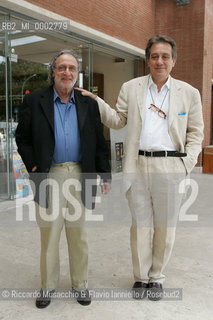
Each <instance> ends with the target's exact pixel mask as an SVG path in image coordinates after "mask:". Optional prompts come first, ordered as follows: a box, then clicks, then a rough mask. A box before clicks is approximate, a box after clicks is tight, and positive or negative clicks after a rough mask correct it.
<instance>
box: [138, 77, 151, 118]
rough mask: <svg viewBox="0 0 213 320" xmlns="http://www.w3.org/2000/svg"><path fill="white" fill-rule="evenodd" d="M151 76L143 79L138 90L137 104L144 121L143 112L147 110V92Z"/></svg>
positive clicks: (140, 80)
mask: <svg viewBox="0 0 213 320" xmlns="http://www.w3.org/2000/svg"><path fill="white" fill-rule="evenodd" d="M148 81H149V75H148V76H145V77H141V78H140V79H139V82H138V86H137V88H136V95H137V102H138V107H139V111H140V115H141V119H143V110H144V108H145V103H146V91H147V87H148Z"/></svg>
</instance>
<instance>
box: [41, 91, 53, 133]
mask: <svg viewBox="0 0 213 320" xmlns="http://www.w3.org/2000/svg"><path fill="white" fill-rule="evenodd" d="M40 104H41V108H42V110H43V112H44V114H45V115H46V118H47V121H48V122H49V124H50V126H51V128H52V130H53V131H54V102H53V87H49V88H47V90H46V91H44V92H43V93H42V94H41V98H40Z"/></svg>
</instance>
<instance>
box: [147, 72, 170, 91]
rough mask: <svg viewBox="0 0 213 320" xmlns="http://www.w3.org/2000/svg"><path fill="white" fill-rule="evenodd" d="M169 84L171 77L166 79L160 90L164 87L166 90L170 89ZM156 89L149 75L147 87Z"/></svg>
mask: <svg viewBox="0 0 213 320" xmlns="http://www.w3.org/2000/svg"><path fill="white" fill-rule="evenodd" d="M170 83H171V76H169V77H168V79H167V81H166V83H164V85H163V87H162V88H161V90H162V89H164V88H165V87H167V89H170ZM153 86H154V87H156V84H155V83H154V82H153V80H152V76H151V75H150V77H149V83H148V87H149V88H151V87H153Z"/></svg>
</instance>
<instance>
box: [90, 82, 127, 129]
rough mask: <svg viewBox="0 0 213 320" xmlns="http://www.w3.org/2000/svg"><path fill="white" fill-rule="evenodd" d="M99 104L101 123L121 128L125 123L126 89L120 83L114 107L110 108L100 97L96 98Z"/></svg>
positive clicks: (113, 127) (109, 126)
mask: <svg viewBox="0 0 213 320" xmlns="http://www.w3.org/2000/svg"><path fill="white" fill-rule="evenodd" d="M96 100H97V102H98V106H99V111H100V115H101V121H102V123H103V124H104V125H105V126H107V127H108V128H112V129H121V128H123V127H124V126H125V125H126V123H127V113H128V112H127V109H128V106H127V90H126V89H125V83H124V84H123V85H122V87H121V90H120V93H119V96H118V100H117V103H116V107H115V109H113V108H111V107H110V106H109V105H108V104H107V103H106V102H105V101H104V100H103V99H101V98H100V97H97V98H96Z"/></svg>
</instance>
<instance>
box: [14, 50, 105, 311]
mask: <svg viewBox="0 0 213 320" xmlns="http://www.w3.org/2000/svg"><path fill="white" fill-rule="evenodd" d="M78 72H79V66H78V58H77V55H76V54H75V52H73V51H71V50H63V51H61V52H59V53H57V54H56V55H55V56H54V57H53V59H52V61H51V63H50V81H51V86H50V87H48V88H46V89H40V90H37V91H35V92H33V93H31V94H28V95H26V96H25V97H24V101H23V105H22V108H21V112H20V115H19V124H18V127H17V130H16V142H17V145H18V152H19V153H20V155H21V157H22V160H23V162H24V164H25V165H26V168H27V170H28V172H29V173H30V177H31V180H32V181H33V182H35V201H36V202H37V212H36V213H37V222H38V225H39V227H40V233H41V286H42V289H41V292H40V296H39V297H38V298H37V300H36V306H37V307H38V308H45V307H47V306H48V305H49V304H50V302H51V296H52V294H54V290H55V289H56V288H57V286H58V282H59V269H60V267H59V265H60V262H59V241H60V235H61V231H62V228H63V226H65V230H66V238H67V243H68V252H69V264H70V276H71V280H72V287H73V293H74V295H73V296H74V297H76V298H77V301H78V302H79V303H80V304H81V305H89V304H90V302H91V297H90V295H89V291H88V288H87V287H88V243H87V232H86V228H85V207H86V208H88V209H92V208H94V203H93V201H94V198H95V194H96V185H95V184H96V180H97V174H99V175H100V178H101V191H102V193H107V192H108V191H109V189H110V185H109V182H110V179H111V174H110V164H109V160H108V159H109V155H108V147H107V144H106V141H105V139H104V137H103V133H102V124H101V121H100V114H99V109H98V104H97V102H96V101H94V100H93V99H91V98H89V97H83V96H82V95H81V93H80V92H78V91H75V90H74V86H75V84H76V81H77V79H78ZM45 178H47V179H46V180H45ZM45 181H46V182H47V187H48V192H47V194H45V192H44V191H45V187H44V183H45ZM43 195H44V196H43Z"/></svg>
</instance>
